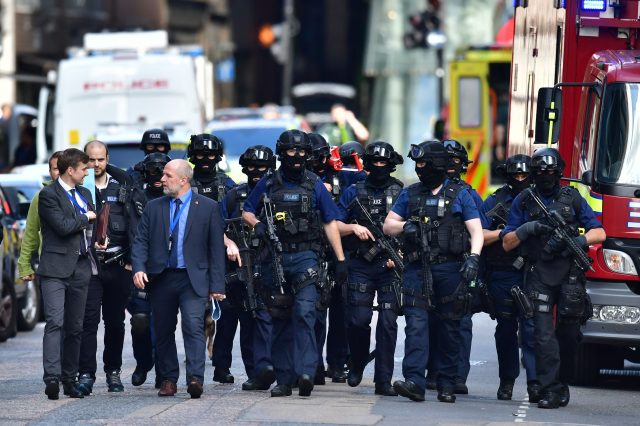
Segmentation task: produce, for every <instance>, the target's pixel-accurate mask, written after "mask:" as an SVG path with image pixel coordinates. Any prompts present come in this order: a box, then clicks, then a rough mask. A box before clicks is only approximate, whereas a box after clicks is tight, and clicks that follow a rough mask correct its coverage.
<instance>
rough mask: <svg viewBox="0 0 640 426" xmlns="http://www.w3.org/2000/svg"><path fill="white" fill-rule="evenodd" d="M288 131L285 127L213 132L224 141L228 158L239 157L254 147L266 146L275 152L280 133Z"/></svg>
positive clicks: (245, 128) (247, 128)
mask: <svg viewBox="0 0 640 426" xmlns="http://www.w3.org/2000/svg"><path fill="white" fill-rule="evenodd" d="M285 130H287V129H286V128H285V127H284V126H283V127H244V128H235V129H220V130H213V132H212V133H213V134H214V135H216V136H218V137H219V138H220V139H222V142H223V144H224V154H225V155H226V156H227V157H239V156H240V155H242V153H243V152H245V151H246V149H247V148H249V147H250V146H253V145H266V146H268V147H269V148H271V149H273V150H275V146H276V140H278V136H280V133H282V132H284V131H285Z"/></svg>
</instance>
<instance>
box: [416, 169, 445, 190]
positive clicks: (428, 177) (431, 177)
mask: <svg viewBox="0 0 640 426" xmlns="http://www.w3.org/2000/svg"><path fill="white" fill-rule="evenodd" d="M446 173H447V171H446V170H441V169H437V168H434V167H433V166H431V165H430V164H429V163H427V164H426V165H425V166H424V167H418V166H416V174H417V175H418V178H419V179H420V182H422V185H424V186H425V187H426V188H427V189H428V190H430V191H431V190H434V189H436V188H437V187H439V186H440V185H442V183H443V182H444V179H445V177H446Z"/></svg>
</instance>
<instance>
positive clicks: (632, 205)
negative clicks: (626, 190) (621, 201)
mask: <svg viewBox="0 0 640 426" xmlns="http://www.w3.org/2000/svg"><path fill="white" fill-rule="evenodd" d="M629 208H632V209H640V202H638V201H629Z"/></svg>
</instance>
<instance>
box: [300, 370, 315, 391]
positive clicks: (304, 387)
mask: <svg viewBox="0 0 640 426" xmlns="http://www.w3.org/2000/svg"><path fill="white" fill-rule="evenodd" d="M312 390H313V380H312V379H311V376H310V375H308V374H303V375H302V376H300V378H299V379H298V395H300V396H311V391H312Z"/></svg>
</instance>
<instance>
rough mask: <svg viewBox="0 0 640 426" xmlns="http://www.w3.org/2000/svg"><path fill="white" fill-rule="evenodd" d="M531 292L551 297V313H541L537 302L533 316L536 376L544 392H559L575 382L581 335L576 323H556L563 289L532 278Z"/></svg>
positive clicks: (578, 325) (558, 320) (560, 318)
mask: <svg viewBox="0 0 640 426" xmlns="http://www.w3.org/2000/svg"><path fill="white" fill-rule="evenodd" d="M530 277H531V280H530V281H529V283H530V286H531V287H530V288H531V289H532V290H533V291H537V292H539V293H540V294H546V295H548V296H549V302H548V303H547V304H548V305H549V307H550V309H549V312H541V311H540V302H539V301H537V302H536V309H535V311H534V315H533V321H534V325H535V332H534V334H535V353H536V375H537V379H538V381H539V382H540V384H541V386H542V390H543V391H545V390H550V391H558V390H559V389H560V387H561V385H562V384H566V383H568V382H569V381H571V379H572V378H573V369H574V365H575V358H576V349H577V347H578V344H579V343H580V340H582V333H581V331H580V323H579V321H578V320H577V319H570V320H567V319H564V318H562V317H558V319H557V323H554V319H553V314H552V312H553V310H552V309H551V308H552V307H553V306H555V305H556V304H557V303H558V300H559V298H560V289H561V286H560V285H557V286H548V285H546V284H544V283H543V282H542V281H541V280H540V279H539V278H538V275H537V270H536V271H534V272H533V273H532V274H531V275H530Z"/></svg>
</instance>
